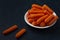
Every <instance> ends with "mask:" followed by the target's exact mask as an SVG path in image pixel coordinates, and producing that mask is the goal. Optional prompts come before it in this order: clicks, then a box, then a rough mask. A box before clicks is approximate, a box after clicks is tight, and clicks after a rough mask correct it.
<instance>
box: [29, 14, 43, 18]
mask: <svg viewBox="0 0 60 40" xmlns="http://www.w3.org/2000/svg"><path fill="white" fill-rule="evenodd" d="M43 15H44V14H30V15H29V16H28V18H35V17H41V16H43Z"/></svg>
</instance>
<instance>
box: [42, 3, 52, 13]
mask: <svg viewBox="0 0 60 40" xmlns="http://www.w3.org/2000/svg"><path fill="white" fill-rule="evenodd" d="M42 8H43V9H46V10H48V11H49V12H50V13H53V10H52V9H51V8H49V7H48V6H47V5H46V4H44V5H43V7H42Z"/></svg>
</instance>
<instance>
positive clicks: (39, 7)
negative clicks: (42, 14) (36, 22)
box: [32, 4, 42, 9]
mask: <svg viewBox="0 0 60 40" xmlns="http://www.w3.org/2000/svg"><path fill="white" fill-rule="evenodd" d="M34 7H35V8H38V9H42V7H41V6H40V5H37V4H32V8H34Z"/></svg>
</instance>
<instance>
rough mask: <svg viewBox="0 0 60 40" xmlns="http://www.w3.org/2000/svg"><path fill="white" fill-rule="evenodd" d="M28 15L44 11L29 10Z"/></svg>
mask: <svg viewBox="0 0 60 40" xmlns="http://www.w3.org/2000/svg"><path fill="white" fill-rule="evenodd" d="M29 13H31V14H33V13H35V14H36V13H44V10H30V11H29Z"/></svg>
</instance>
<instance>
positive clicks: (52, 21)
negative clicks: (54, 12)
mask: <svg viewBox="0 0 60 40" xmlns="http://www.w3.org/2000/svg"><path fill="white" fill-rule="evenodd" d="M57 19H58V16H54V18H53V19H52V20H51V21H50V22H48V23H47V25H51V24H52V23H54V22H55V21H56V20H57Z"/></svg>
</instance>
